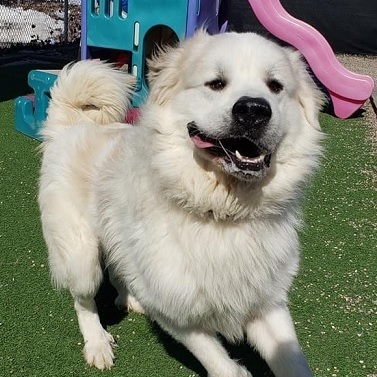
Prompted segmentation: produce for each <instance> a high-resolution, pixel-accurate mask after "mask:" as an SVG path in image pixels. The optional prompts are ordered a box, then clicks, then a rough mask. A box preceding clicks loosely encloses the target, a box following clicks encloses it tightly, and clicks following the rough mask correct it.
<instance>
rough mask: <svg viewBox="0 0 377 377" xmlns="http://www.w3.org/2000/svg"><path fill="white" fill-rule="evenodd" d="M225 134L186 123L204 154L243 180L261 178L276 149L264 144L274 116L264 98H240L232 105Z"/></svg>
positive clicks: (194, 141)
mask: <svg viewBox="0 0 377 377" xmlns="http://www.w3.org/2000/svg"><path fill="white" fill-rule="evenodd" d="M231 116H232V120H231V124H230V125H229V128H228V130H227V132H226V135H224V136H221V137H218V136H217V137H215V136H212V135H209V134H207V133H206V132H204V131H202V130H201V129H200V127H199V126H198V125H197V124H196V123H195V122H190V123H189V124H188V125H187V129H188V133H189V136H190V137H191V140H192V141H193V143H194V144H195V146H196V147H197V148H198V149H199V150H201V151H203V152H201V153H204V156H206V157H207V158H210V159H211V160H212V161H213V162H214V163H216V164H217V165H220V166H221V167H222V168H223V169H224V170H225V171H227V172H228V173H230V174H234V175H236V176H238V177H240V178H242V179H249V178H255V177H261V176H264V175H265V172H266V171H267V169H268V168H269V167H270V163H271V155H272V153H273V151H272V150H271V149H270V148H267V147H265V146H264V145H263V143H261V139H262V135H263V134H264V132H265V130H266V128H267V126H268V124H269V122H270V120H271V117H272V110H271V106H270V104H269V103H268V102H267V100H265V99H264V98H253V97H241V98H239V99H238V100H237V102H236V103H235V104H234V105H233V107H232V111H231Z"/></svg>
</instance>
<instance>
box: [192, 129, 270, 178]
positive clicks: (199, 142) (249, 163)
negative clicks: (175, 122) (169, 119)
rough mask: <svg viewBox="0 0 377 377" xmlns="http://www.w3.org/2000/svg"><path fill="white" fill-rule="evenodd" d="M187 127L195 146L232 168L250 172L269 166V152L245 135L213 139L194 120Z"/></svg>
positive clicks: (246, 172)
mask: <svg viewBox="0 0 377 377" xmlns="http://www.w3.org/2000/svg"><path fill="white" fill-rule="evenodd" d="M187 128H188V132H189V136H190V137H191V140H192V141H193V143H194V144H195V146H196V147H197V148H199V149H203V150H205V151H206V152H207V153H209V154H210V155H211V156H212V157H213V158H218V159H221V160H222V163H226V164H229V165H232V166H233V168H235V169H234V170H237V171H240V172H243V173H245V174H251V173H252V172H259V171H261V170H263V169H266V168H269V167H270V163H271V153H266V152H264V151H263V150H262V149H261V148H260V147H259V146H258V145H256V144H255V143H254V142H253V141H251V140H249V139H248V138H246V137H237V138H231V137H229V138H222V139H214V138H211V137H208V136H207V135H205V134H204V133H203V132H201V131H200V130H199V129H198V127H197V126H196V124H195V123H194V122H191V123H189V124H188V125H187Z"/></svg>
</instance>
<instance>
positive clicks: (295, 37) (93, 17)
mask: <svg viewBox="0 0 377 377" xmlns="http://www.w3.org/2000/svg"><path fill="white" fill-rule="evenodd" d="M248 1H249V4H250V5H251V7H252V9H253V11H254V13H255V15H256V17H257V18H258V19H259V21H260V22H261V24H262V25H263V26H264V27H265V28H266V29H267V30H268V31H269V32H270V33H271V34H273V35H274V36H276V37H277V38H279V39H281V40H283V41H285V42H287V43H289V44H291V45H292V46H294V47H295V48H296V49H298V50H299V51H300V52H301V53H302V55H303V56H304V57H305V59H306V60H307V62H308V64H309V65H310V67H311V69H312V71H313V73H314V74H315V75H316V77H317V78H318V79H319V81H321V82H322V84H323V85H324V86H325V87H326V88H327V90H328V92H329V95H330V97H331V99H332V102H333V107H334V112H335V114H336V115H337V116H338V117H339V118H343V119H345V118H348V117H350V116H351V115H352V114H353V113H354V112H355V111H356V110H358V109H359V108H360V107H361V106H362V105H363V104H364V102H365V101H366V100H367V99H368V98H369V97H370V96H371V94H372V92H373V88H374V81H373V79H372V78H371V77H369V76H366V75H360V74H357V73H354V72H351V71H349V70H347V69H346V68H345V67H343V66H342V65H341V64H340V63H339V62H338V60H337V59H336V57H335V54H334V52H333V51H332V49H331V47H330V45H329V44H328V42H327V41H326V39H325V38H324V37H323V36H322V35H321V34H320V33H319V32H318V31H317V30H316V29H314V28H313V27H311V26H310V25H308V24H306V23H304V22H302V21H300V20H298V19H296V18H294V17H292V16H291V15H289V14H288V13H287V12H286V11H285V9H284V8H283V7H282V5H281V4H280V1H279V0H248ZM162 9H163V11H161V10H162ZM81 12H82V16H81V59H89V58H104V59H107V60H113V61H114V62H116V64H118V65H119V66H123V67H124V66H125V65H126V67H127V69H128V72H130V73H132V74H133V75H134V76H135V77H136V78H137V86H136V95H135V96H134V98H133V106H134V107H135V108H137V107H138V106H139V105H140V104H141V103H142V102H143V101H144V98H145V96H146V94H147V92H148V86H147V82H146V78H145V72H146V67H145V61H146V59H147V58H148V56H150V54H151V53H152V52H153V46H154V45H155V43H156V42H159V43H172V42H176V41H178V40H180V39H183V38H186V37H190V36H192V35H193V34H194V33H195V30H196V29H198V28H199V27H200V26H202V25H203V24H205V26H206V29H207V30H208V32H209V33H211V34H215V33H220V32H224V31H225V30H226V28H227V22H228V14H229V0H200V1H198V0H158V1H157V0H82V3H81ZM98 30H101V32H98ZM125 36H126V37H125ZM56 77H57V72H48V71H40V70H33V71H30V73H29V76H28V83H29V85H30V86H31V87H32V88H33V89H34V95H32V96H22V97H18V98H17V99H16V101H15V126H16V129H17V130H18V131H20V132H22V133H24V134H26V135H28V136H30V137H33V138H36V139H38V138H39V135H38V131H39V129H40V127H41V125H42V123H43V121H44V120H45V118H46V110H47V107H48V102H49V98H50V97H49V92H50V89H51V87H52V85H53V84H54V82H55V80H56Z"/></svg>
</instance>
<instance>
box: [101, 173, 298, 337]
mask: <svg viewBox="0 0 377 377" xmlns="http://www.w3.org/2000/svg"><path fill="white" fill-rule="evenodd" d="M139 173H140V172H139ZM127 177H128V178H132V174H131V173H130V172H129V174H127ZM135 179H136V178H135ZM120 180H121V179H120V178H119V176H118V177H114V176H113V177H112V178H109V177H108V178H106V179H105V181H106V182H107V183H106V184H104V185H102V186H101V187H100V188H99V191H98V193H99V195H98V197H99V212H100V217H99V219H100V226H99V227H98V229H100V233H101V234H100V238H101V239H102V242H103V244H104V246H105V249H106V250H107V252H108V255H107V258H108V260H109V263H110V264H111V265H112V266H113V267H114V268H115V270H116V272H117V273H118V275H119V277H120V278H121V279H122V280H123V281H124V282H125V283H126V285H127V286H128V289H129V290H130V291H131V293H132V294H133V295H134V296H135V297H136V298H137V299H138V300H139V301H140V302H141V304H142V306H143V307H144V309H145V310H146V312H147V313H148V314H149V315H150V316H151V317H152V318H158V319H159V320H160V321H161V320H163V321H171V322H173V323H175V324H178V325H179V326H182V327H191V326H199V325H200V326H201V327H202V328H207V329H208V330H214V331H218V332H220V333H222V334H223V335H224V336H225V337H227V338H228V339H235V338H242V336H243V331H244V325H245V323H246V322H247V321H248V320H250V319H251V318H252V317H253V316H257V315H258V314H259V313H262V312H263V311H264V310H265V309H267V308H268V307H269V306H270V305H273V304H276V303H277V302H279V301H285V300H286V292H287V290H288V289H289V287H290V284H291V281H292V278H293V276H294V274H295V273H296V270H297V264H298V241H297V234H296V231H295V229H294V228H293V227H292V226H291V225H289V223H288V221H285V219H284V217H282V216H281V217H278V216H276V217H275V219H271V218H269V219H266V221H263V220H261V219H258V221H238V222H226V221H215V220H213V219H212V220H211V219H200V218H198V217H196V216H195V215H192V214H190V213H188V212H187V211H185V210H183V209H179V208H177V207H176V206H175V205H174V204H170V203H169V202H167V201H164V200H159V199H158V198H157V197H155V196H153V194H151V191H146V192H149V195H148V196H146V195H143V192H144V185H146V184H147V183H146V182H145V181H140V180H139V181H138V182H137V183H138V184H137V186H138V188H139V190H138V191H137V192H131V191H132V190H126V191H125V192H124V195H123V196H122V197H121V198H119V196H118V197H117V194H116V193H115V191H114V192H112V191H113V190H118V192H119V185H120ZM133 183H135V182H133ZM113 188H114V189H113ZM101 190H102V191H101ZM112 197H113V198H115V197H117V200H116V201H115V200H111V198H112ZM101 198H102V201H101Z"/></svg>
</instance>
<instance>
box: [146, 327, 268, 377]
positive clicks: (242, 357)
mask: <svg viewBox="0 0 377 377" xmlns="http://www.w3.org/2000/svg"><path fill="white" fill-rule="evenodd" d="M151 329H152V331H153V332H154V333H155V334H156V336H157V338H158V340H159V342H160V343H161V344H162V345H163V347H164V348H165V350H166V353H167V354H168V355H169V356H170V357H172V358H174V359H176V360H177V361H178V362H179V363H180V364H182V365H184V366H186V367H187V368H189V369H191V370H192V371H194V372H195V373H196V374H197V375H198V376H200V377H207V372H206V370H205V369H204V368H203V366H202V365H201V364H200V363H199V361H198V360H197V359H196V358H195V357H194V356H193V355H192V354H191V353H190V352H189V351H188V350H187V349H186V348H185V347H184V346H183V345H182V344H180V343H178V342H176V341H175V340H174V339H173V338H172V337H171V336H170V335H169V334H167V333H166V332H165V331H163V330H162V329H161V328H160V327H159V326H158V325H157V324H156V323H151ZM221 340H222V342H223V344H224V347H225V348H226V350H227V351H228V353H229V355H230V357H231V358H232V359H234V360H238V361H239V363H240V364H242V365H244V366H245V367H246V368H247V369H248V370H249V371H250V372H251V374H252V375H253V377H274V375H273V374H272V372H271V371H270V369H269V368H268V366H267V364H266V362H265V361H264V360H263V359H262V358H261V357H260V355H259V354H258V352H256V351H255V350H254V349H252V348H251V347H250V346H249V345H248V344H246V342H244V343H241V344H230V343H228V342H227V341H226V340H225V339H221Z"/></svg>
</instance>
